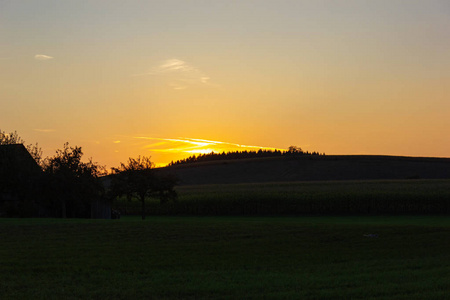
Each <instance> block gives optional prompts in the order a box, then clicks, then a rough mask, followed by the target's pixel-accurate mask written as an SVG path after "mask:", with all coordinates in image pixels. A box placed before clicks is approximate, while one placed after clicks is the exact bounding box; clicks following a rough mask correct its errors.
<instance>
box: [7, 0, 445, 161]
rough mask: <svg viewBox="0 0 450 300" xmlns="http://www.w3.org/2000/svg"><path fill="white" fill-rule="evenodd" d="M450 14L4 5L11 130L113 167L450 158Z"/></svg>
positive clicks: (335, 7)
mask: <svg viewBox="0 0 450 300" xmlns="http://www.w3.org/2000/svg"><path fill="white" fill-rule="evenodd" d="M449 128H450V2H449V1H447V0H444V1H433V0H427V1H425V0H423V1H414V0H408V1H406V0H404V1H400V0H376V1H362V0H361V1H354V0H347V1H339V0H329V1H327V0H322V1H320V0H314V1H313V0H311V1H302V0H297V1H283V0H277V1H269V0H259V1H254V0H239V1H234V0H229V1H215V0H205V1H200V0H192V1H189V0H184V1H170V0H164V1H156V0H155V1H135V0H128V1H115V0H105V1H103V0H92V1H79V0H64V1H60V0H55V1H48V0H43V1H40V0H33V1H29V0H20V1H16V0H0V130H3V131H6V132H12V131H17V132H18V133H19V135H20V136H21V137H22V138H23V139H25V141H26V142H27V143H33V144H34V143H36V142H38V143H39V146H40V147H42V149H43V150H44V156H50V155H53V154H54V153H55V151H56V149H61V148H62V147H63V145H64V143H65V142H69V145H71V146H75V145H76V146H81V147H82V149H83V151H84V153H85V156H86V157H92V159H93V160H94V161H96V162H98V163H99V164H101V165H105V166H107V167H108V168H109V167H114V166H118V165H119V164H120V162H126V161H127V159H128V157H137V156H138V155H141V156H151V157H152V160H153V161H154V162H155V163H156V164H157V165H164V164H167V163H169V162H170V161H172V160H177V159H181V158H185V157H187V156H190V155H193V154H199V153H205V152H208V151H215V152H222V151H235V150H252V149H258V148H269V149H274V148H277V149H287V148H288V147H289V146H291V145H295V146H298V147H301V148H302V149H303V150H307V151H318V152H320V153H326V154H380V155H405V156H436V157H450V138H449V135H448V133H449Z"/></svg>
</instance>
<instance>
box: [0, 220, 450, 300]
mask: <svg viewBox="0 0 450 300" xmlns="http://www.w3.org/2000/svg"><path fill="white" fill-rule="evenodd" d="M370 233H373V234H377V237H372V238H371V237H365V236H364V235H365V234H370ZM0 239H1V240H2V244H3V247H1V249H0V268H1V270H2V272H1V273H0V298H1V299H8V298H16V299H24V298H27V299H29V298H37V299H62V298H64V299H81V298H82V299H92V298H102V299H104V298H113V299H133V298H135V299H142V298H171V299H176V298H192V299H194V298H195V299H201V298H203V299H210V298H222V299H238V298H241V299H242V298H248V299H260V298H262V297H265V298H269V299H270V298H290V299H308V298H309V299H311V298H320V299H337V298H355V299H356V298H377V299H383V298H385V299H393V298H396V299H439V298H440V299H445V298H446V297H447V296H448V293H449V292H450V287H449V285H448V282H450V271H449V269H448V264H449V263H450V220H449V219H448V218H444V217H396V218H387V217H384V218H383V217H351V218H350V217H346V218H342V217H327V218H324V217H323V218H177V217H170V218H158V217H157V218H150V219H148V220H147V221H140V220H139V219H138V218H129V219H121V220H117V221H104V220H42V219H40V220H33V219H27V220H14V219H0ZM6 245H7V247H6Z"/></svg>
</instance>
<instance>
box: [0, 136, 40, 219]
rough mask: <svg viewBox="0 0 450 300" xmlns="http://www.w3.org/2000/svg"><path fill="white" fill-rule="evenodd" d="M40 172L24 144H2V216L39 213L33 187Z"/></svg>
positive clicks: (0, 165) (0, 183)
mask: <svg viewBox="0 0 450 300" xmlns="http://www.w3.org/2000/svg"><path fill="white" fill-rule="evenodd" d="M41 173H42V170H41V168H40V167H39V165H38V164H37V163H36V161H35V160H34V159H33V158H32V157H31V155H30V153H28V151H27V149H26V148H25V147H24V145H22V144H14V145H0V216H23V217H25V216H27V217H30V216H36V215H39V209H38V207H39V205H38V204H37V203H36V199H34V197H33V190H34V188H35V187H36V184H37V182H38V178H39V177H40V175H41Z"/></svg>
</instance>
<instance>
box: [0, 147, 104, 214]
mask: <svg viewBox="0 0 450 300" xmlns="http://www.w3.org/2000/svg"><path fill="white" fill-rule="evenodd" d="M55 192H56V190H54V189H53V188H52V184H51V183H50V179H49V177H48V176H45V174H44V173H43V171H42V169H41V167H40V166H39V165H38V164H37V163H36V161H35V160H34V159H33V157H32V156H31V155H30V153H29V152H28V150H27V149H26V148H25V146H24V145H22V144H13V145H0V216H8V217H61V209H60V204H59V201H58V200H57V199H61V197H69V198H72V199H74V197H71V196H72V195H56V194H55ZM55 199H56V201H55ZM83 202H86V201H83ZM88 206H89V207H86V208H85V209H84V211H85V213H84V214H83V215H80V214H76V213H75V212H73V213H72V212H71V211H70V210H71V209H72V207H73V209H75V207H77V208H78V207H79V205H78V206H77V205H74V206H72V207H70V206H68V207H67V209H68V211H67V216H76V217H91V218H102V219H110V218H111V204H110V203H109V201H107V200H105V199H103V198H97V199H92V200H90V201H89V202H88Z"/></svg>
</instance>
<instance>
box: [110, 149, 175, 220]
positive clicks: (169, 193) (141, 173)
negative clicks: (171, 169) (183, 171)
mask: <svg viewBox="0 0 450 300" xmlns="http://www.w3.org/2000/svg"><path fill="white" fill-rule="evenodd" d="M113 173H114V174H115V176H113V178H112V187H111V193H112V195H113V197H117V196H120V195H126V196H127V198H128V199H131V198H133V197H134V198H137V199H138V200H139V201H140V202H141V206H142V220H144V219H145V199H146V198H147V197H157V198H159V199H160V201H161V203H165V202H168V201H169V200H174V201H175V200H176V197H177V194H176V192H175V190H174V187H175V185H176V183H177V180H176V179H175V178H174V177H172V176H169V175H166V176H163V175H157V174H156V173H155V172H154V163H153V162H152V161H151V159H150V157H147V156H142V157H141V156H139V157H138V158H136V159H135V158H131V157H130V158H129V159H128V162H127V163H121V164H120V167H118V168H113Z"/></svg>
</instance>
